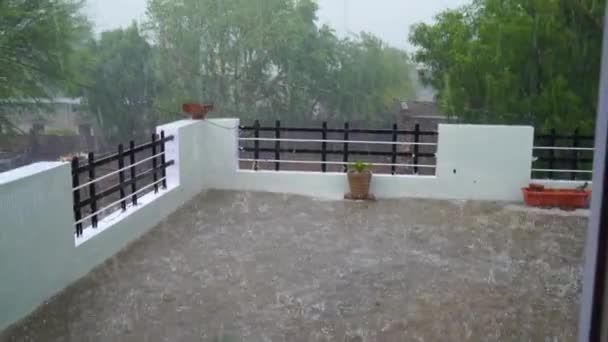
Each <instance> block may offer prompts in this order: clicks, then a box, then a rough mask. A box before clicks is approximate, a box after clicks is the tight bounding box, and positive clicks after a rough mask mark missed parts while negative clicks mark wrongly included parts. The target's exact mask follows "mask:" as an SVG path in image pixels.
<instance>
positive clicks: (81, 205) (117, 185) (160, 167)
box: [74, 160, 175, 210]
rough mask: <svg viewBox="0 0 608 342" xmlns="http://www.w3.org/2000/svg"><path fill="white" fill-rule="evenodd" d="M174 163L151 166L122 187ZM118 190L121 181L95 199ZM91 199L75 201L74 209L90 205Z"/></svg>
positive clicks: (97, 195)
mask: <svg viewBox="0 0 608 342" xmlns="http://www.w3.org/2000/svg"><path fill="white" fill-rule="evenodd" d="M174 163H175V162H174V161H173V160H171V161H168V162H166V163H165V164H162V165H160V166H158V167H157V168H156V169H154V168H151V169H148V170H146V171H144V172H140V173H139V174H137V175H136V176H135V178H134V179H128V180H126V181H124V182H123V183H122V184H123V185H122V187H123V188H126V187H128V186H130V185H131V184H133V181H135V182H139V181H140V180H142V179H145V178H148V177H150V176H152V175H153V173H154V172H156V173H158V172H161V170H163V169H166V168H168V167H169V166H172V165H173V164H174ZM118 191H120V183H119V184H116V185H113V186H112V187H110V188H107V189H105V190H103V191H102V192H100V193H98V194H96V195H95V200H96V201H99V200H101V199H103V198H105V197H108V196H110V195H112V194H114V193H116V192H118ZM129 196H130V195H129ZM91 200H92V198H91V197H89V198H87V199H84V200H81V201H80V203H75V204H74V209H76V210H78V209H80V208H82V207H86V206H87V205H89V204H90V203H91Z"/></svg>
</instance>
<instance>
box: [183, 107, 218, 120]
mask: <svg viewBox="0 0 608 342" xmlns="http://www.w3.org/2000/svg"><path fill="white" fill-rule="evenodd" d="M182 110H183V111H184V112H185V113H188V114H190V116H191V117H192V119H194V120H204V119H205V118H206V117H207V114H208V113H209V112H211V111H212V110H213V104H212V103H203V104H200V103H184V104H183V105H182Z"/></svg>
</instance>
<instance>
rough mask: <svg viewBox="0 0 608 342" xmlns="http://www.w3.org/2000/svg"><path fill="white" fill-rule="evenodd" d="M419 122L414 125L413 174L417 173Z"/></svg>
mask: <svg viewBox="0 0 608 342" xmlns="http://www.w3.org/2000/svg"><path fill="white" fill-rule="evenodd" d="M419 142H420V124H416V126H414V174H415V175H417V174H418V152H419V151H420V150H419V148H420V145H418V143H419Z"/></svg>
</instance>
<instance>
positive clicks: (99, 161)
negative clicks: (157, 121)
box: [72, 135, 175, 174]
mask: <svg viewBox="0 0 608 342" xmlns="http://www.w3.org/2000/svg"><path fill="white" fill-rule="evenodd" d="M174 138H175V137H174V136H173V135H170V136H167V137H165V139H162V140H161V139H159V140H156V141H155V142H154V143H152V142H147V143H145V144H141V145H138V146H135V147H134V148H133V153H138V152H142V151H145V150H147V149H151V148H152V146H153V145H160V144H162V143H165V142H167V141H173V139H174ZM130 153H131V149H127V150H124V151H123V154H124V155H128V154H130ZM118 157H119V156H118V153H112V154H110V155H108V156H106V157H103V158H99V159H97V160H95V162H93V164H85V165H81V166H79V167H78V168H77V169H75V170H72V174H76V173H78V174H80V173H83V172H86V171H88V170H89V169H90V168H91V167H99V166H103V165H105V164H108V163H111V162H113V161H116V160H118Z"/></svg>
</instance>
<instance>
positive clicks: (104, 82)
mask: <svg viewBox="0 0 608 342" xmlns="http://www.w3.org/2000/svg"><path fill="white" fill-rule="evenodd" d="M154 56H155V52H154V48H153V47H152V46H150V44H149V43H148V42H147V40H146V38H145V37H144V36H142V34H141V33H140V30H139V27H138V25H137V24H135V23H133V24H132V25H131V26H130V27H129V28H126V29H117V30H111V31H105V32H103V33H102V34H101V37H100V38H99V39H91V40H90V41H89V42H88V44H87V45H86V48H84V49H82V50H81V51H80V55H79V57H80V61H82V65H81V68H80V70H81V74H82V80H83V81H84V84H81V88H80V89H81V91H82V93H81V95H82V96H83V99H84V100H85V104H86V105H87V107H88V110H89V112H90V113H91V115H92V116H93V117H94V118H95V119H96V121H97V123H98V125H99V126H100V127H101V129H102V130H103V132H104V135H105V137H106V139H109V140H122V141H124V140H126V139H130V138H133V137H134V136H138V135H141V134H143V133H144V132H149V131H150V127H153V126H154V124H155V123H156V120H157V117H156V111H155V109H154V101H155V99H156V97H157V96H158V94H159V84H160V82H159V81H158V77H157V75H156V72H155V69H154Z"/></svg>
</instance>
